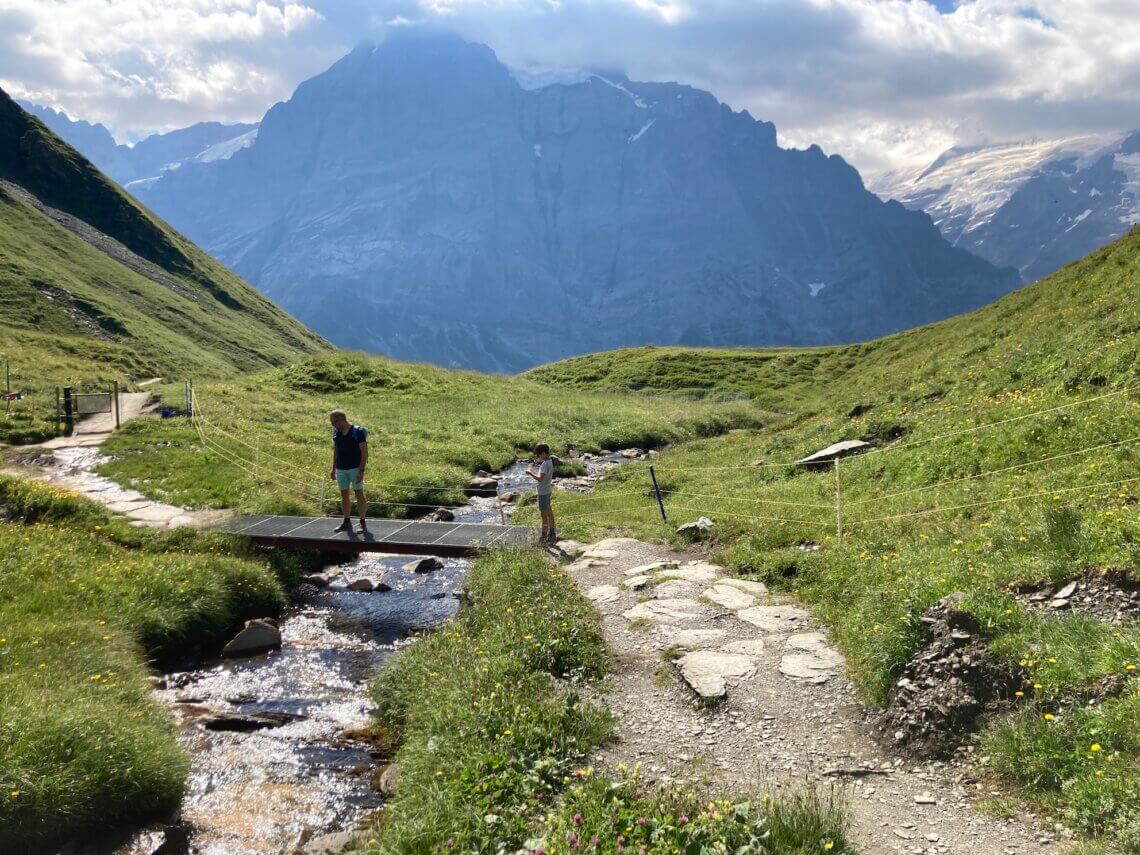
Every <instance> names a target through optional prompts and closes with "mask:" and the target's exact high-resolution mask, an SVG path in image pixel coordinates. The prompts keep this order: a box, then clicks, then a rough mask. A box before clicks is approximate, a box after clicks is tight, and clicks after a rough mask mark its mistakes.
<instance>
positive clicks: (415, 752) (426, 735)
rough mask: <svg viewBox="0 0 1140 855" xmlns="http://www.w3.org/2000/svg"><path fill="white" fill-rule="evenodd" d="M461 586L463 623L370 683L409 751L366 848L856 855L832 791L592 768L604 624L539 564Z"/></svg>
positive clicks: (384, 728)
mask: <svg viewBox="0 0 1140 855" xmlns="http://www.w3.org/2000/svg"><path fill="white" fill-rule="evenodd" d="M467 585H468V589H469V605H467V606H466V607H465V608H464V609H463V610H462V611H461V612H460V614H459V616H458V617H457V618H456V619H455V620H454V621H452V622H451V623H450V624H449V625H447V626H446V627H443V628H441V629H440V630H438V631H436V632H433V633H430V634H428V635H426V636H425V637H423V638H421V639H419V640H418V641H417V642H416V643H415V644H414V645H411V646H410V647H407V648H405V649H404V650H403V651H401V652H400V654H399V655H398V656H396V657H394V658H393V659H392V660H391V661H390V663H389V664H388V665H387V666H386V667H385V669H384V670H383V671H382V672H381V673H380V675H379V676H378V678H377V679H376V681H375V682H374V684H373V689H372V693H373V697H374V699H375V701H376V707H377V713H376V717H377V726H378V728H379V729H380V732H381V733H383V734H386V735H388V736H389V737H390V739H391V740H392V742H393V743H397V744H399V745H400V746H401V747H400V749H399V753H398V755H397V758H396V762H397V764H398V767H399V785H398V787H397V791H396V795H395V798H394V799H393V800H391V801H390V802H388V804H387V805H386V807H385V810H384V812H383V814H382V815H381V819H380V820H379V821H378V823H377V825H376V826H375V828H374V829H373V830H372V836H371V838H370V839H369V840H368V843H367V849H368V851H370V852H375V853H421V852H432V851H439V850H444V851H459V852H509V851H516V850H519V849H520V848H523V849H526V850H527V851H531V852H546V853H556V852H571V851H582V852H591V851H592V852H607V853H608V852H621V851H623V847H624V848H625V849H628V850H629V851H632V852H636V851H638V850H639V849H641V848H643V849H644V850H645V851H647V852H660V853H666V852H668V853H673V852H679V851H701V852H704V851H708V852H719V851H733V852H760V851H772V852H787V853H798V852H805V853H806V852H824V851H829V850H833V851H836V852H841V851H847V852H850V851H852V850H851V849H850V848H849V845H848V843H847V841H846V838H845V829H846V824H847V817H846V812H845V810H844V808H843V805H842V803H841V802H840V801H839V800H838V799H837V798H836V797H834V795H833V794H830V793H828V794H824V793H822V792H820V791H814V790H812V791H808V790H804V791H800V792H797V793H795V794H791V795H788V796H783V797H781V798H779V799H777V800H773V799H769V798H765V799H763V800H762V801H760V802H758V803H757V804H756V805H754V806H753V805H749V804H747V803H745V802H744V801H742V800H739V799H736V800H731V801H725V800H723V798H720V797H716V798H715V801H710V799H713V798H714V797H713V796H708V795H707V794H704V793H698V792H697V791H694V790H691V789H682V788H675V789H674V788H671V789H653V790H646V789H643V788H642V787H641V786H640V785H639V784H638V782H637V778H636V775H635V774H634V775H630V774H627V773H626V770H624V769H619V770H617V772H616V774H617V775H618V779H617V780H614V781H610V780H608V779H607V778H606V777H605V776H603V775H602V774H600V773H595V771H594V769H593V767H592V766H589V765H586V764H587V761H588V758H589V756H590V754H591V753H592V751H593V749H594V748H596V747H597V746H598V745H599V744H600V743H601V742H602V741H603V740H604V739H606V738H607V736H608V735H609V733H610V729H611V722H610V718H609V714H608V713H607V712H606V710H605V709H604V708H602V707H600V706H598V705H596V704H593V703H589V702H586V701H584V700H583V699H582V697H581V692H582V690H583V688H584V687H587V686H590V685H592V684H596V683H597V681H598V680H599V679H600V678H601V677H602V676H603V675H604V673H605V672H606V669H607V666H608V654H607V652H606V648H605V643H604V640H603V638H602V633H601V629H600V627H599V625H598V617H597V614H596V612H595V611H594V610H593V608H592V607H591V606H590V604H589V603H588V602H587V601H586V600H585V599H584V598H583V597H582V595H581V594H580V593H579V592H578V591H577V589H576V588H575V586H574V583H573V582H572V581H571V580H570V579H569V578H567V577H566V575H565V574H564V573H563V572H562V571H561V570H560V569H557V568H554V567H552V566H551V565H550V563H549V561H548V560H547V559H546V557H545V556H544V555H542V554H541V553H537V552H530V553H528V552H519V551H499V552H496V553H494V554H492V555H489V556H486V557H484V558H482V559H480V560H479V561H478V562H476V564H475V565H474V567H473V568H472V570H471V572H470V574H469V576H468V578H467ZM571 838H573V839H571ZM575 843H579V846H577V847H576V846H575V845H574V844H575ZM761 844H763V845H764V846H766V847H768V848H767V849H766V850H761V849H759V848H758V847H759V846H760V845H761ZM828 844H830V845H828ZM725 846H728V847H730V848H729V849H727V850H726V849H724V848H723V847H725ZM748 846H752V847H753V848H741V847H748ZM691 847H697V848H691ZM702 847H703V848H702Z"/></svg>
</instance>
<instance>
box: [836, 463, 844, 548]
mask: <svg viewBox="0 0 1140 855" xmlns="http://www.w3.org/2000/svg"><path fill="white" fill-rule="evenodd" d="M835 534H836V536H837V537H838V538H839V540H840V541H842V540H843V491H842V488H841V487H840V483H839V458H838V457H836V458H835Z"/></svg>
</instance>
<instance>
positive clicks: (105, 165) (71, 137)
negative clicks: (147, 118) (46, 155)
mask: <svg viewBox="0 0 1140 855" xmlns="http://www.w3.org/2000/svg"><path fill="white" fill-rule="evenodd" d="M17 103H18V104H19V105H20V106H21V107H23V108H24V109H25V110H27V111H28V112H29V113H31V114H32V115H33V116H35V117H36V118H37V119H39V120H40V121H41V122H43V123H44V124H45V125H47V127H48V129H49V130H51V131H52V132H54V133H55V134H56V135H57V136H58V137H60V138H61V139H63V140H64V141H65V142H67V143H69V144H70V145H71V146H73V147H74V148H75V149H76V150H77V151H79V152H81V153H82V154H83V156H84V157H86V158H87V159H88V160H90V161H91V162H92V163H93V164H95V166H97V167H98V168H99V169H100V170H101V171H102V172H104V173H106V174H107V175H109V176H110V177H111V178H113V179H115V180H116V181H117V182H119V183H120V184H122V185H127V184H130V183H132V182H136V181H147V180H148V179H152V178H154V177H157V176H159V175H160V174H161V173H162V172H164V171H166V170H169V169H177V168H178V167H179V166H181V165H182V164H183V163H185V162H186V161H193V160H200V161H210V160H218V159H221V158H225V157H230V156H232V155H233V153H234V152H235V151H239V150H240V149H241V148H244V147H245V146H247V145H249V144H250V143H251V142H252V141H253V139H254V137H256V136H257V125H249V124H233V125H223V124H221V123H220V122H199V123H198V124H195V125H191V126H190V127H188V128H180V129H178V130H176V131H170V132H168V133H165V134H152V135H151V136H149V137H147V138H146V139H144V140H142V141H141V142H139V143H136V144H135V145H133V146H127V145H119V144H118V143H116V142H115V138H114V137H113V136H111V132H110V131H109V130H107V128H106V127H105V126H104V125H100V124H91V123H90V122H85V121H82V120H74V119H72V118H71V117H70V116H68V115H67V114H66V113H64V112H63V111H61V110H53V109H51V108H50V107H41V106H39V105H37V104H30V103H28V102H26V101H18V102H17Z"/></svg>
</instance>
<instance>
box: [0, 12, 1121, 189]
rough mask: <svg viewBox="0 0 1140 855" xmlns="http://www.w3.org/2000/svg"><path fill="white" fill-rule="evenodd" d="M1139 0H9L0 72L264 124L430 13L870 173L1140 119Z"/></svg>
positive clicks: (81, 101)
mask: <svg viewBox="0 0 1140 855" xmlns="http://www.w3.org/2000/svg"><path fill="white" fill-rule="evenodd" d="M1138 2H1140V0H115V2H106V0H55V2H44V0H0V86H3V87H4V88H5V89H7V90H8V91H9V92H12V93H13V94H15V95H17V96H18V97H23V98H27V99H29V100H32V101H36V102H38V103H41V104H46V105H48V106H53V107H57V108H61V109H64V110H65V111H66V112H68V113H69V114H70V115H72V116H74V117H79V118H85V119H88V120H91V121H100V122H103V123H104V124H106V125H108V126H109V127H110V128H112V130H113V131H114V132H115V133H116V135H117V136H119V137H120V138H121V139H134V138H137V137H138V136H139V135H141V134H145V133H147V132H149V131H152V130H161V129H169V128H174V127H180V126H184V125H187V124H190V123H192V122H195V121H200V120H207V119H215V120H220V121H249V120H256V119H258V118H260V116H261V115H262V114H263V113H264V111H265V110H266V109H267V108H268V107H269V106H270V105H272V104H273V103H274V102H275V101H278V100H281V99H284V98H288V97H289V94H290V93H291V92H292V90H293V88H294V87H295V86H296V85H297V84H298V83H299V82H301V81H302V80H304V79H306V78H308V77H311V76H312V75H314V74H316V73H319V72H320V71H321V70H323V69H324V68H326V67H327V66H328V65H329V64H331V63H332V62H333V61H335V59H337V58H338V57H339V56H341V55H343V54H344V53H345V52H347V51H348V50H350V49H351V48H352V47H353V45H355V44H357V43H359V42H360V41H368V40H382V39H383V38H384V36H385V34H386V33H387V32H389V31H391V30H392V29H393V28H398V27H414V26H424V25H431V26H435V27H445V28H448V29H453V30H455V31H457V32H458V33H460V34H461V35H463V36H465V37H467V38H469V39H472V40H477V41H482V42H485V43H486V44H488V45H490V46H491V47H492V48H493V49H494V50H495V51H496V52H497V53H498V55H499V56H500V58H501V59H503V60H504V61H505V62H507V63H508V64H511V65H515V66H521V67H526V68H531V69H544V68H546V69H549V68H581V67H589V68H599V67H603V68H623V69H625V70H626V71H627V73H628V74H629V75H630V77H632V78H634V79H642V80H656V79H669V80H678V81H682V82H686V83H690V84H692V85H695V86H699V87H702V88H705V89H708V90H710V91H712V92H713V93H714V94H716V95H717V96H718V97H719V98H721V99H722V100H724V101H725V102H727V103H728V104H730V105H731V106H733V107H735V108H737V109H745V108H746V109H748V110H749V111H750V112H751V113H752V114H753V115H754V116H757V117H758V118H763V119H767V120H770V121H773V122H775V123H776V126H777V128H778V129H779V133H780V137H781V140H782V141H783V142H784V143H785V144H792V145H797V146H803V145H807V144H809V143H812V142H817V143H819V144H820V145H822V146H823V147H824V149H825V150H827V151H829V152H838V153H840V154H843V155H844V156H845V157H847V158H848V159H849V160H851V161H852V162H853V163H855V164H856V165H857V166H858V167H859V168H860V169H862V170H863V171H864V172H866V173H872V174H873V173H875V172H878V171H882V170H885V169H889V168H904V167H913V166H918V165H921V164H922V163H924V162H927V161H929V160H931V159H933V157H935V156H936V155H937V154H938V153H939V152H940V151H941V150H943V149H945V148H946V147H948V146H949V145H952V144H977V143H979V142H985V141H1003V140H1011V139H1023V138H1026V137H1058V136H1068V135H1073V134H1077V133H1085V132H1106V131H1119V130H1126V129H1131V128H1137V127H1140V50H1138V49H1137V48H1136V46H1137V45H1140V15H1137V14H1136V12H1137V3H1138Z"/></svg>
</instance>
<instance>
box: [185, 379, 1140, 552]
mask: <svg viewBox="0 0 1140 855" xmlns="http://www.w3.org/2000/svg"><path fill="white" fill-rule="evenodd" d="M1138 390H1140V385H1137V386H1132V387H1128V388H1123V389H1117V390H1113V391H1110V392H1106V393H1104V394H1101V395H1096V396H1094V397H1091V398H1084V399H1081V400H1078V401H1069V402H1066V403H1064V404H1060V405H1057V406H1052V407H1047V408H1043V409H1039V410H1035V411H1033V412H1029V413H1020V414H1018V415H1016V416H1010V417H1008V418H1003V419H998V420H995V421H992V422H986V423H983V424H977V425H971V426H969V427H963V428H960V429H956V430H952V431H946V432H944V433H941V434H938V435H935V436H931V437H923V438H921V439H917V440H913V441H910V442H906V443H897V442H896V443H892V444H891V445H887V446H883V447H879V448H874V449H871V450H869V451H867V452H865V453H863V454H860V455H858V456H856V457H853V458H850V460H852V461H861V460H865V459H868V458H872V457H873V456H878V455H882V454H887V453H891V452H895V451H902V450H905V449H913V448H916V447H918V446H922V445H927V444H930V443H934V442H938V441H943V440H946V439H950V438H954V437H959V436H963V435H968V434H973V433H978V432H982V431H986V430H989V429H992V428H996V427H999V426H1002V425H1008V424H1011V423H1016V422H1021V421H1025V420H1028V419H1032V418H1035V417H1042V416H1047V415H1050V414H1054V413H1058V412H1063V411H1068V410H1071V409H1073V408H1076V407H1080V406H1083V405H1088V404H1092V403H1096V402H1103V401H1106V400H1109V399H1112V398H1114V397H1118V396H1122V395H1128V394H1131V393H1133V392H1136V391H1138ZM188 400H189V402H190V403H191V408H190V409H191V420H192V422H193V424H194V426H195V429H196V430H197V432H198V436H199V438H200V440H201V442H202V446H203V448H204V449H206V450H207V451H208V452H211V453H214V454H216V455H217V456H218V457H219V458H221V459H223V460H225V461H226V462H228V463H230V464H232V465H234V466H236V467H238V468H239V469H241V470H243V471H245V472H246V473H247V474H250V475H251V476H253V477H254V478H255V480H257V481H259V482H263V483H269V484H273V485H275V486H277V487H278V488H280V489H282V490H283V491H285V492H286V493H291V494H293V495H298V496H302V497H305V498H307V499H310V500H313V501H316V502H319V503H320V504H321V505H322V506H323V505H324V504H325V503H326V502H327V501H328V500H329V499H330V498H338V497H337V496H335V494H334V495H333V496H329V491H328V479H327V475H326V476H324V477H322V476H321V474H320V473H317V472H315V471H314V470H312V469H309V468H307V467H304V466H299V465H297V464H296V463H294V462H292V461H288V460H285V459H283V458H281V457H279V456H276V455H274V454H272V453H270V452H268V451H266V450H263V449H262V448H261V445H260V441H259V440H255V441H254V442H250V441H249V440H248V439H245V438H244V437H242V436H239V435H237V434H235V433H233V432H232V431H227V430H225V429H224V428H221V427H220V426H219V425H217V424H216V423H215V422H214V421H212V420H211V419H210V418H208V417H207V415H206V414H205V413H204V412H203V410H202V408H201V402H200V400H199V399H198V397H197V395H196V393H194V392H193V391H192V390H191V393H190V396H189V399H188ZM1137 442H1140V435H1136V436H1131V437H1128V438H1126V439H1113V440H1109V441H1102V442H1098V443H1096V444H1093V445H1088V446H1085V447H1082V448H1077V449H1073V450H1070V451H1065V452H1060V453H1056V454H1051V455H1048V456H1045V457H1041V458H1038V459H1035V460H1028V461H1025V462H1022V463H1017V464H1013V465H1009V466H1002V467H998V468H994V469H990V470H986V471H982V472H973V473H970V474H967V475H962V476H959V477H955V478H948V479H944V480H940V481H936V482H933V483H930V484H922V485H919V486H915V487H912V488H908V489H904V490H897V491H894V492H890V493H884V494H881V495H864V496H858V495H856V496H844V495H843V483H842V475H841V464H840V459H839V457H838V456H837V457H835V458H834V459H833V460H830V461H823V462H822V465H823V466H827V467H830V468H832V469H833V471H834V496H833V500H832V501H829V502H819V501H815V502H809V501H791V500H788V499H784V498H766V497H763V496H756V495H723V494H720V495H718V494H714V493H703V492H691V491H689V490H683V489H678V488H676V487H673V486H666V487H664V488H663V487H661V486H660V485H659V484H658V481H657V473H690V472H729V471H732V472H737V473H740V472H747V471H748V470H750V469H756V468H785V469H786V468H789V467H790V468H794V469H795V470H802V469H803V468H804V467H805V465H808V461H806V460H796V461H793V460H787V461H755V462H753V463H750V464H738V465H735V466H695V467H669V466H666V467H662V466H656V465H655V464H652V463H651V464H650V465H649V466H648V471H647V474H648V476H649V478H648V483H646V485H645V486H644V487H643V488H640V489H637V488H634V489H619V490H617V491H615V492H606V491H603V492H598V493H595V492H590V493H582V494H575V493H571V492H569V491H563V492H560V493H559V498H558V504H559V508H560V511H561V510H562V509H568V510H569V511H570V513H562V512H560V513H559V518H560V519H561V520H562V521H564V522H570V521H574V520H586V519H594V518H597V517H601V516H605V515H612V516H614V517H615V518H617V519H620V518H621V517H625V516H627V515H640V514H654V515H657V514H659V515H660V517H661V519H662V521H667V511H679V512H683V513H686V514H688V513H692V514H699V515H706V514H709V513H713V512H711V511H710V509H709V508H710V506H709V505H708V504H707V503H717V504H718V505H720V504H722V503H730V508H731V509H730V510H725V509H724V508H723V507H717V509H716V511H715V515H716V516H720V517H725V518H728V519H733V520H743V521H749V522H755V523H778V524H783V525H796V526H809V527H814V528H824V529H831V528H834V529H835V531H836V534H837V535H838V536H839V537H840V538H842V537H843V533H844V527H845V526H846V527H847V528H849V529H850V528H852V527H855V528H865V527H867V526H870V525H876V524H884V523H890V522H895V521H900V520H907V519H912V518H918V517H924V516H928V515H933V514H939V513H953V512H960V511H967V510H970V509H974V508H980V507H989V506H996V505H1001V504H1007V503H1010V502H1018V501H1030V500H1033V499H1037V498H1041V497H1044V496H1051V495H1063V494H1069V493H1073V492H1077V491H1082V490H1089V491H1095V490H1099V489H1102V488H1106V487H1112V486H1121V485H1124V484H1132V483H1135V482H1138V481H1140V478H1124V479H1115V480H1107V481H1097V482H1094V483H1087V484H1080V485H1070V486H1066V487H1062V488H1058V489H1052V490H1040V491H1033V492H1026V493H1021V494H1018V495H1013V496H1003V497H1000V498H993V499H979V500H976V501H969V502H958V503H953V504H946V505H936V506H932V507H925V508H918V509H911V510H906V511H901V512H899V513H892V514H879V515H876V516H870V517H867V516H858V515H856V516H854V517H853V516H852V515H851V509H853V508H863V507H866V506H868V505H871V506H873V505H876V504H882V503H888V502H898V501H900V500H903V501H906V500H908V499H910V498H915V497H921V495H922V494H925V493H929V492H930V491H934V490H942V489H946V488H950V487H957V486H966V485H972V484H973V483H975V482H978V481H980V480H983V479H987V478H993V477H996V476H1001V475H1010V474H1012V473H1021V472H1025V471H1027V470H1032V469H1035V468H1038V467H1043V466H1046V465H1048V464H1056V463H1058V462H1060V461H1072V462H1071V463H1070V464H1069V465H1067V466H1062V467H1060V468H1051V469H1049V470H1048V473H1047V474H1049V475H1058V474H1063V473H1065V472H1067V471H1069V470H1071V469H1072V468H1075V467H1077V466H1080V465H1082V460H1081V459H1082V458H1087V457H1088V456H1089V455H1093V454H1096V453H1100V454H1102V455H1104V454H1108V453H1112V452H1115V451H1120V450H1123V449H1126V448H1128V447H1130V446H1134V445H1135V444H1136V443H1137ZM226 443H230V445H227V444H226ZM237 446H240V447H241V448H240V449H239V448H237ZM262 459H264V460H266V461H270V462H271V463H272V464H273V466H272V467H271V471H266V467H264V466H262V465H261V460H262ZM845 462H846V461H845ZM811 465H813V466H815V467H819V466H820V462H819V461H815V462H812V463H811ZM628 483H629V482H628V480H626V481H623V484H628ZM770 484H771V482H769V484H766V485H763V486H769V485H770ZM317 485H319V486H317ZM369 487H375V488H378V489H380V490H382V491H384V493H385V494H386V497H385V499H384V500H379V501H376V500H374V501H371V502H370V504H375V505H379V506H384V507H392V508H400V509H402V510H403V511H404V512H405V514H407V515H412V514H415V513H420V512H423V511H425V510H426V511H430V510H432V509H434V508H436V507H439V506H440V505H443V504H446V500H447V499H449V498H450V499H454V497H455V496H456V494H457V493H461V492H463V491H464V490H465V487H466V485H463V484H459V483H455V482H452V483H443V484H439V483H436V484H431V483H376V482H369ZM401 491H403V492H413V493H416V494H418V495H416V496H410V497H408V498H409V499H416V498H420V497H421V496H424V495H428V496H432V494H434V496H432V501H414V500H410V501H396V500H394V499H393V498H392V497H391V496H390V494H391V493H393V492H394V493H396V494H397V495H396V497H395V498H399V493H400V492H401ZM496 492H497V495H498V497H499V498H500V507H501V506H502V501H501V495H499V491H496ZM437 497H438V499H439V500H440V501H439V502H436V501H434V499H435V498H437ZM595 505H604V507H597V508H595ZM732 505H735V506H736V507H732ZM750 507H755V508H756V509H757V510H767V508H772V509H773V510H772V511H771V512H766V513H757V512H749V511H748V509H749V508H750ZM780 508H790V509H792V508H794V509H800V510H801V511H803V513H800V514H798V515H795V516H791V515H789V516H781V515H779V514H780V513H781V511H780V510H779V509H780ZM821 511H822V512H826V514H827V518H826V519H821V518H814V519H813V518H811V517H815V516H817V515H818V514H819V512H821ZM788 513H789V514H790V513H793V512H792V511H789V512H788ZM805 517H807V518H805Z"/></svg>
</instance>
